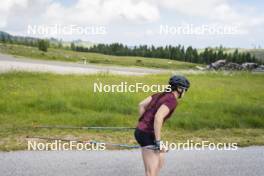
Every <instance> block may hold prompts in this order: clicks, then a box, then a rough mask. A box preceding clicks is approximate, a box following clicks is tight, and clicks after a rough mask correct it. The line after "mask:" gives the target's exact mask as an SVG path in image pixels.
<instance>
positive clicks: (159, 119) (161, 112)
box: [154, 104, 170, 141]
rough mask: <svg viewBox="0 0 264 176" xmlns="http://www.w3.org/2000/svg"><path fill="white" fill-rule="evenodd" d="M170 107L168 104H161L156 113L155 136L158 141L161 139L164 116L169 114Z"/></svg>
mask: <svg viewBox="0 0 264 176" xmlns="http://www.w3.org/2000/svg"><path fill="white" fill-rule="evenodd" d="M169 112H170V109H169V108H168V106H166V105H164V104H163V105H161V106H160V108H159V109H158V111H157V112H156V114H155V119H154V133H155V138H156V141H159V140H160V139H161V135H160V133H161V127H162V123H163V120H164V118H165V117H166V116H167V115H168V114H169Z"/></svg>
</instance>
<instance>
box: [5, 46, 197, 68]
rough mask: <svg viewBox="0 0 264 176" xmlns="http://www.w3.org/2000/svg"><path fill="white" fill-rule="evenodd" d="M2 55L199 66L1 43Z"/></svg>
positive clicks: (181, 66)
mask: <svg viewBox="0 0 264 176" xmlns="http://www.w3.org/2000/svg"><path fill="white" fill-rule="evenodd" d="M0 53H5V54H12V55H16V56H24V57H29V58H34V59H45V60H60V61H69V62H81V60H82V59H86V60H87V61H88V62H89V63H96V64H109V65H121V66H139V67H150V68H165V69H189V68H194V67H195V66H196V65H197V64H192V63H186V62H180V61H172V60H168V59H153V58H144V57H130V56H128V57H125V56H109V55H103V54H97V53H85V52H76V51H70V50H62V49H53V48H50V49H49V50H48V52H42V51H39V50H38V49H37V48H35V47H28V46H23V45H10V44H1V43H0Z"/></svg>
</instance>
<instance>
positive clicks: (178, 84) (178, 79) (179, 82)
mask: <svg viewBox="0 0 264 176" xmlns="http://www.w3.org/2000/svg"><path fill="white" fill-rule="evenodd" d="M169 85H170V86H171V90H172V91H174V90H177V88H182V89H184V90H185V91H187V90H188V89H189V87H190V82H189V81H188V79H187V78H185V77H184V76H180V75H174V76H172V77H171V78H170V80H169Z"/></svg>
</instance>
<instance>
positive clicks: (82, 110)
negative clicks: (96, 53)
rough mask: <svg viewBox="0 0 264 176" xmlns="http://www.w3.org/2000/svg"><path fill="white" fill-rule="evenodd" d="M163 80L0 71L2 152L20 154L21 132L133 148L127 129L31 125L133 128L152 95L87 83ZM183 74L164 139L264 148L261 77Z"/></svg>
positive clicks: (162, 81)
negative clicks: (185, 87)
mask: <svg viewBox="0 0 264 176" xmlns="http://www.w3.org/2000/svg"><path fill="white" fill-rule="evenodd" d="M168 76H169V75H155V76H143V77H142V76H141V77H128V76H114V75H108V74H97V75H86V76H85V75H79V76H74V75H54V74H47V73H45V74H44V73H24V72H12V73H5V74H1V75H0V90H1V91H0V97H1V98H0V149H2V150H11V149H25V147H26V146H25V145H26V143H25V142H24V140H25V136H27V135H40V136H57V137H78V138H85V139H86V138H96V139H100V140H104V141H112V142H121V143H134V142H135V141H134V140H133V136H132V133H131V132H125V133H122V132H112V133H104V132H99V131H89V132H88V131H83V130H55V129H54V130H46V129H41V130H40V129H38V130H37V129H33V128H32V125H73V126H132V127H134V126H135V125H136V123H137V119H138V115H137V104H138V102H139V101H140V100H141V99H142V98H144V97H147V96H148V95H149V94H150V93H144V92H138V93H98V92H97V93H94V92H93V84H94V83H95V82H99V81H100V82H102V83H103V84H120V82H122V81H126V82H128V84H134V83H136V82H141V83H143V84H148V85H150V84H157V83H158V84H166V82H167V79H168ZM187 76H188V78H189V79H190V80H191V89H190V91H188V93H187V94H186V97H185V98H184V99H183V100H181V101H180V103H179V106H178V108H177V110H176V113H175V114H174V115H173V117H172V118H171V119H170V120H169V121H168V123H166V125H165V131H166V134H167V135H165V136H166V138H167V139H168V140H171V141H175V140H177V141H178V140H185V139H190V138H191V139H194V140H196V141H199V140H201V139H209V140H211V141H214V142H216V141H218V142H219V141H222V142H223V141H224V142H227V141H229V142H230V141H232V142H238V143H239V145H241V146H246V145H253V144H254V145H263V144H264V104H263V100H264V92H263V90H264V84H263V82H264V76H263V75H262V74H251V73H243V72H241V73H236V72H235V73H229V74H226V73H221V72H220V73H208V74H199V75H187Z"/></svg>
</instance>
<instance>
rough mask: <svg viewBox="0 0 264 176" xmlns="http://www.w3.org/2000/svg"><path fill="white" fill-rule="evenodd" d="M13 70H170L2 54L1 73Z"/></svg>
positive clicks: (137, 72)
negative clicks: (37, 58)
mask: <svg viewBox="0 0 264 176" xmlns="http://www.w3.org/2000/svg"><path fill="white" fill-rule="evenodd" d="M12 70H17V71H35V72H51V73H57V74H94V73H112V74H122V75H145V74H158V73H164V72H168V71H169V70H164V69H150V68H135V67H121V66H103V65H96V64H82V63H73V62H63V61H47V60H36V59H28V58H22V57H19V58H17V57H14V56H12V55H4V54H0V73H1V72H2V73H3V72H8V71H12Z"/></svg>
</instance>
